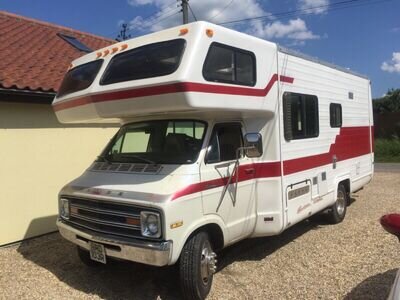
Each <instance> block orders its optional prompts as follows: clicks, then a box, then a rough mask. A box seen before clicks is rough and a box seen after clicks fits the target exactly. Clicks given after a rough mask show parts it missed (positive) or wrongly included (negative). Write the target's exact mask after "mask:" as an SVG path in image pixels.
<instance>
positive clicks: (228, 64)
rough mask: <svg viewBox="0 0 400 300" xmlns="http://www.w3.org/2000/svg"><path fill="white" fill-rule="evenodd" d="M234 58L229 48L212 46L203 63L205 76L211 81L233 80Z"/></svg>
mask: <svg viewBox="0 0 400 300" xmlns="http://www.w3.org/2000/svg"><path fill="white" fill-rule="evenodd" d="M234 59H235V57H234V52H233V51H232V50H231V49H227V48H222V47H218V46H212V47H211V48H210V52H209V54H208V57H207V60H206V63H205V65H204V72H205V74H207V78H208V79H209V80H212V81H223V82H233V81H235V72H234Z"/></svg>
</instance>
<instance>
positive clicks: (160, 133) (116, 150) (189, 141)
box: [100, 120, 206, 164]
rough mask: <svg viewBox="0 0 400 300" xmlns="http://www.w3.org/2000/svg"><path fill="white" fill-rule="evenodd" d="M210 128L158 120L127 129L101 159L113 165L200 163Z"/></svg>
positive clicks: (122, 130) (195, 122)
mask: <svg viewBox="0 0 400 300" xmlns="http://www.w3.org/2000/svg"><path fill="white" fill-rule="evenodd" d="M205 129H206V124H205V123H204V122H202V121H197V120H158V121H146V122H139V123H132V124H127V125H125V126H123V127H122V128H121V129H120V130H119V132H118V133H117V134H116V135H115V137H114V138H113V139H112V141H111V142H110V144H109V145H108V146H107V148H106V149H105V151H104V152H103V154H102V155H101V156H100V159H103V160H105V161H109V162H126V163H132V162H137V163H155V164H190V163H193V162H195V161H196V160H197V157H198V156H199V152H200V149H201V145H202V142H203V137H204V133H205V131H206V130H205Z"/></svg>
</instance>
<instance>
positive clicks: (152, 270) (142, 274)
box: [18, 221, 320, 299]
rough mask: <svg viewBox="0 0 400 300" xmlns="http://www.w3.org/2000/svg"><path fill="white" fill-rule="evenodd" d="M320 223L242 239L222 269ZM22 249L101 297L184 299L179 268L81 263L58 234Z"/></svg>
mask: <svg viewBox="0 0 400 300" xmlns="http://www.w3.org/2000/svg"><path fill="white" fill-rule="evenodd" d="M319 226H320V225H319V224H318V223H316V222H310V221H304V222H302V223H300V224H298V225H296V226H294V227H292V228H290V229H288V230H287V231H285V232H284V233H283V234H281V235H279V236H276V237H268V238H256V239H248V240H244V241H242V242H239V243H237V244H235V245H234V246H232V247H229V248H227V249H225V250H223V251H222V252H221V253H220V254H219V268H218V272H219V271H221V270H222V269H224V268H225V267H227V266H228V265H229V264H231V263H233V262H235V261H246V260H253V261H254V260H261V259H263V258H265V257H267V256H268V255H270V254H271V253H273V252H274V251H276V250H278V249H279V248H281V247H283V246H285V245H286V244H287V243H290V242H291V241H293V240H295V239H296V238H298V237H299V236H301V235H302V234H304V233H306V232H308V231H309V230H312V229H317V228H318V227H319ZM18 252H19V253H21V254H22V255H23V256H24V258H26V259H28V260H30V261H32V262H34V263H35V264H37V265H39V266H41V267H43V268H45V269H47V270H48V271H50V272H51V273H53V274H54V275H55V276H56V277H57V278H58V279H59V280H61V281H63V282H64V283H66V284H67V285H69V286H70V287H72V288H74V289H76V290H79V291H82V292H84V293H87V294H95V295H98V296H99V297H101V298H107V299H124V298H134V299H157V297H158V296H160V297H161V299H164V298H165V299H180V298H181V295H180V291H179V279H178V269H177V268H176V267H165V268H156V267H150V266H146V265H141V264H134V263H129V262H122V261H116V260H109V261H108V264H107V265H105V266H101V267H98V268H94V269H93V268H89V267H87V266H85V265H84V264H82V263H81V262H80V260H79V258H78V255H77V253H76V249H75V246H74V245H73V244H71V243H70V242H67V241H65V240H63V239H62V238H61V236H60V235H59V234H58V233H54V234H50V235H47V236H43V237H41V238H38V239H32V240H29V241H26V242H22V243H21V244H20V246H19V248H18Z"/></svg>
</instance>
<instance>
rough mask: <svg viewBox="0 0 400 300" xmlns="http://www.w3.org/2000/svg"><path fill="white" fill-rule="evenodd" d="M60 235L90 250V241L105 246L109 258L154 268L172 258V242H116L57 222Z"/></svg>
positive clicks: (166, 263) (163, 264) (59, 221)
mask: <svg viewBox="0 0 400 300" xmlns="http://www.w3.org/2000/svg"><path fill="white" fill-rule="evenodd" d="M57 227H58V230H59V231H60V234H61V235H62V236H63V237H64V238H65V239H67V240H69V241H71V242H73V243H74V244H76V245H78V246H79V247H82V248H84V249H87V250H89V241H93V242H97V243H100V244H103V245H104V248H105V252H106V255H107V256H110V257H116V258H120V259H124V260H130V261H134V262H139V263H143V264H147V265H153V266H165V265H168V263H169V261H170V257H171V251H172V242H171V241H167V242H151V241H141V240H137V239H136V240H135V239H134V240H129V241H122V240H115V239H112V238H108V237H103V236H98V235H95V234H91V233H86V232H83V231H80V230H78V229H76V228H74V227H71V226H69V225H67V224H65V223H64V222H63V221H61V220H57Z"/></svg>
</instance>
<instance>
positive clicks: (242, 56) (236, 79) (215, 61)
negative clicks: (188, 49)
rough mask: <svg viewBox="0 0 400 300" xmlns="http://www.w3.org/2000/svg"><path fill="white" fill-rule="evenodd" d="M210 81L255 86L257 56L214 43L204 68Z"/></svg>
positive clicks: (204, 73)
mask: <svg viewBox="0 0 400 300" xmlns="http://www.w3.org/2000/svg"><path fill="white" fill-rule="evenodd" d="M203 76H204V78H205V79H206V80H208V81H215V82H226V83H233V84H239V85H249V86H253V85H255V83H256V66H255V56H254V54H253V53H252V52H249V51H246V50H242V49H238V48H234V47H230V46H226V45H222V44H218V43H213V44H212V45H211V46H210V49H209V51H208V54H207V58H206V61H205V63H204V67H203Z"/></svg>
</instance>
